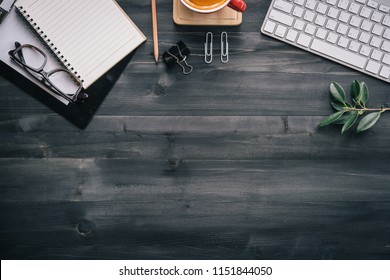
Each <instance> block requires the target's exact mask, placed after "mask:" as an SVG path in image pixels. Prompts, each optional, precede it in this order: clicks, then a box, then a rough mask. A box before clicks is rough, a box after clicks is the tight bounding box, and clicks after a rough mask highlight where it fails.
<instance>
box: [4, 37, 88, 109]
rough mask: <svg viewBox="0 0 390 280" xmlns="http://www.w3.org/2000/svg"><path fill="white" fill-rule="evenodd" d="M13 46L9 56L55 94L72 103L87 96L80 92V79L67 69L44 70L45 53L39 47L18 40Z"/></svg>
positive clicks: (81, 85)
mask: <svg viewBox="0 0 390 280" xmlns="http://www.w3.org/2000/svg"><path fill="white" fill-rule="evenodd" d="M15 47H16V48H15V49H14V50H11V51H9V53H8V54H9V55H10V57H11V58H12V59H13V60H14V61H15V62H16V63H18V64H19V66H21V67H23V68H24V69H25V70H26V71H27V72H28V73H29V74H30V75H31V76H33V77H34V78H35V79H36V80H38V81H39V82H41V83H42V84H44V85H45V86H47V87H49V88H50V89H51V90H52V91H53V92H54V93H55V94H57V95H59V96H61V97H63V98H65V99H66V100H68V101H69V102H72V103H74V102H76V101H80V100H82V99H85V98H88V95H87V94H86V93H81V90H82V87H83V84H82V83H81V81H80V79H79V78H78V77H77V76H75V75H74V74H73V73H72V72H70V71H69V70H68V69H65V68H56V69H53V70H51V71H49V72H46V71H44V68H45V66H46V63H47V55H46V54H45V53H44V52H43V51H42V50H41V49H39V48H37V47H35V46H33V45H30V44H24V45H21V44H20V43H19V42H15Z"/></svg>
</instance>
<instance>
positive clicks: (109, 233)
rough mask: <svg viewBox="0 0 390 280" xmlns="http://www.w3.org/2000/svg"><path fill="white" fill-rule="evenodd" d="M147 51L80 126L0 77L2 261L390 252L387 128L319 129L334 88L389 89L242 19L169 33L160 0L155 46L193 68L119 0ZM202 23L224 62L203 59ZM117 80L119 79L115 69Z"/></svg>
mask: <svg viewBox="0 0 390 280" xmlns="http://www.w3.org/2000/svg"><path fill="white" fill-rule="evenodd" d="M118 3H119V4H120V5H121V6H122V7H123V8H124V10H125V11H126V12H127V13H128V14H129V16H130V17H131V18H132V19H133V20H134V22H135V23H136V24H137V25H138V26H139V27H140V29H141V30H142V31H143V32H144V33H145V35H146V36H147V38H148V41H147V42H146V43H145V44H143V45H142V46H141V47H140V48H138V50H137V51H136V53H135V54H134V56H133V57H132V58H131V61H130V63H129V64H128V65H127V67H125V69H124V71H123V73H122V75H121V76H120V78H119V79H118V81H117V82H116V83H115V85H114V87H113V88H112V90H111V91H110V92H109V94H108V95H107V97H106V98H105V100H104V101H103V103H102V104H101V105H100V107H99V109H98V110H97V112H96V114H95V116H94V118H93V119H92V121H91V122H90V124H89V125H88V127H87V128H85V129H83V130H81V129H78V128H77V127H75V126H73V125H72V124H71V123H69V122H68V121H66V120H65V119H64V118H62V117H61V116H59V115H57V113H55V112H53V111H51V110H50V109H49V108H47V107H46V106H45V105H43V104H42V103H40V102H38V101H37V100H36V99H34V98H33V97H31V96H30V95H28V94H26V93H25V92H23V91H22V90H21V89H20V88H18V87H17V86H16V85H14V84H13V83H10V82H9V81H8V80H7V79H5V78H3V77H2V76H0V92H1V95H0V209H1V213H2V215H1V219H0V240H1V241H0V255H1V258H2V259H389V258H390V239H389V236H390V224H389V220H390V145H389V143H390V129H389V128H390V121H389V119H388V117H389V116H387V115H386V114H385V115H384V116H383V118H382V119H381V120H380V121H379V122H378V124H377V125H376V126H375V127H374V128H373V129H371V130H370V131H368V132H366V133H362V134H359V135H356V134H354V133H352V132H351V133H346V134H345V135H340V129H339V128H338V127H326V128H322V129H318V128H317V126H318V123H319V122H320V120H321V119H322V118H323V117H324V116H325V115H328V114H330V113H331V112H332V109H331V108H330V106H329V97H328V87H329V83H330V82H331V81H338V82H339V83H340V84H342V85H343V86H344V87H345V88H346V89H349V85H350V83H351V81H352V79H355V78H357V79H360V80H362V81H365V82H366V83H367V84H368V86H369V89H370V93H371V96H370V104H372V105H373V106H374V105H381V104H384V103H388V104H390V95H389V85H388V84H386V83H384V82H382V81H379V80H375V79H374V78H371V77H368V76H365V75H363V74H361V73H358V72H356V71H353V70H350V69H348V68H346V67H344V66H341V65H338V64H336V63H333V62H330V61H327V60H325V59H322V58H320V57H318V56H315V55H312V54H309V53H306V52H304V51H302V50H299V49H295V48H293V47H291V46H288V45H286V44H283V43H281V42H278V41H276V40H274V39H271V38H268V37H266V36H264V35H261V34H260V32H259V30H260V25H261V23H262V21H263V19H264V16H265V13H266V11H267V8H268V5H269V3H270V1H269V0H262V1H255V0H247V3H248V10H247V12H246V13H245V15H244V18H243V23H242V24H241V26H238V27H227V28H221V27H210V28H208V27H191V26H176V25H175V24H174V23H173V21H172V1H170V0H159V1H157V9H158V23H159V42H160V53H162V52H163V51H165V50H166V49H168V48H169V47H170V46H172V45H173V44H175V42H177V41H178V40H183V41H184V42H185V43H186V44H187V45H188V46H189V48H190V51H191V55H190V56H189V58H188V62H189V63H190V64H191V65H193V66H194V71H193V73H191V74H190V75H188V76H183V75H182V74H181V71H180V68H179V67H174V68H171V69H168V68H167V67H166V65H164V63H162V62H161V61H160V62H161V63H159V64H158V65H156V64H155V62H154V59H153V40H152V23H151V17H150V3H149V2H148V1H135V0H121V1H118ZM207 31H212V32H214V35H215V38H216V40H218V39H219V37H218V36H219V34H220V33H221V32H222V31H227V32H228V35H229V44H230V45H229V46H230V61H229V63H227V64H222V63H220V62H219V60H218V59H219V57H218V55H219V45H218V44H217V43H216V44H215V60H214V62H213V63H212V64H210V65H207V64H205V63H204V61H203V42H204V36H205V33H206V32H207ZM106 78H107V80H110V77H109V76H108V77H106Z"/></svg>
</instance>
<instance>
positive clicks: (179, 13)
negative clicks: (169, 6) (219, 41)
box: [173, 0, 242, 26]
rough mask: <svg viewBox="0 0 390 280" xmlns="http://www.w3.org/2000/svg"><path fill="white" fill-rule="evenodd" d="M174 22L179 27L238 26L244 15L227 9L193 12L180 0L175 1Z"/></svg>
mask: <svg viewBox="0 0 390 280" xmlns="http://www.w3.org/2000/svg"><path fill="white" fill-rule="evenodd" d="M173 21H174V22H175V23H176V24H178V25H217V26H237V25H240V24H241V22H242V13H239V12H236V11H234V10H233V9H230V8H229V7H225V8H223V9H222V10H219V11H218V12H215V13H211V14H201V13H197V12H193V11H191V10H190V9H188V8H187V7H186V6H184V5H183V4H182V3H181V2H180V0H173Z"/></svg>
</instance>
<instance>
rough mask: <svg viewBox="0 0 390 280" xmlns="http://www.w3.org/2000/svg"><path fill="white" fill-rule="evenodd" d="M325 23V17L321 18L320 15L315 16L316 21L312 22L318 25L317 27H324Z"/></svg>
mask: <svg viewBox="0 0 390 280" xmlns="http://www.w3.org/2000/svg"><path fill="white" fill-rule="evenodd" d="M325 21H326V17H324V16H321V15H317V16H316V19H315V20H314V23H315V24H317V25H319V26H324V24H325Z"/></svg>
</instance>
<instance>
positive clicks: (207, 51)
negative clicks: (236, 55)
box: [204, 32, 213, 63]
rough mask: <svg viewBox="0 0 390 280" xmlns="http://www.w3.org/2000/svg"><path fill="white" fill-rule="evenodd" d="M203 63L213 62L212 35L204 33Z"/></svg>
mask: <svg viewBox="0 0 390 280" xmlns="http://www.w3.org/2000/svg"><path fill="white" fill-rule="evenodd" d="M204 61H205V62H206V63H211V62H212V61H213V33H211V32H207V33H206V42H205V43H204Z"/></svg>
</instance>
